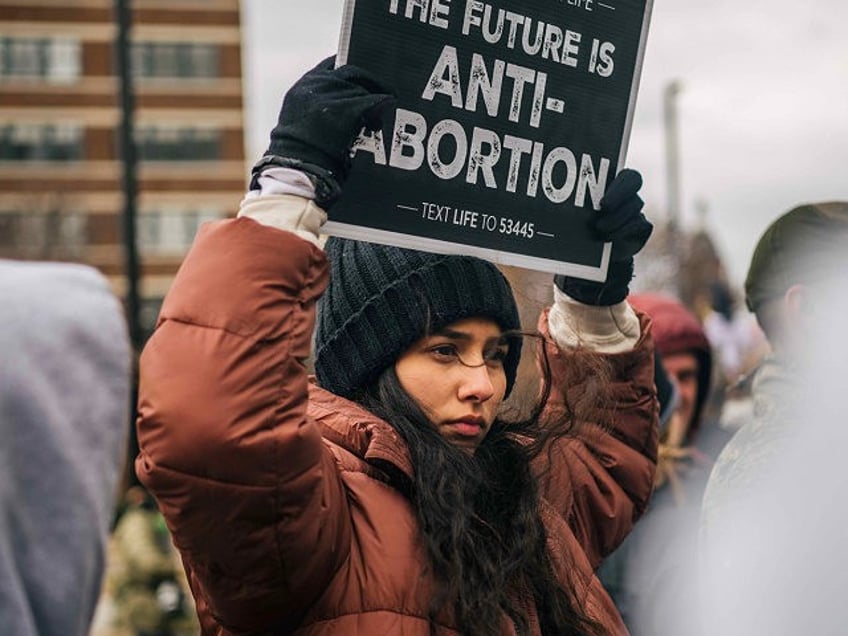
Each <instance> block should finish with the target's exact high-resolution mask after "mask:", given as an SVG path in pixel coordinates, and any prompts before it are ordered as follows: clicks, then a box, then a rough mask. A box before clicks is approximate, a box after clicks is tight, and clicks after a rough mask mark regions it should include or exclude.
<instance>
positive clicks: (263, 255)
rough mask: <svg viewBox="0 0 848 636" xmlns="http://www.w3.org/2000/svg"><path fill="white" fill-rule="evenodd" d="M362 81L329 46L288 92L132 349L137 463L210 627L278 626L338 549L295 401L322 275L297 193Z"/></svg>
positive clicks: (304, 600)
mask: <svg viewBox="0 0 848 636" xmlns="http://www.w3.org/2000/svg"><path fill="white" fill-rule="evenodd" d="M372 89H373V85H371V84H370V80H369V79H368V78H367V77H365V76H364V75H360V74H359V73H358V71H357V70H356V69H352V68H351V67H342V68H340V69H333V68H332V64H331V62H330V61H329V60H328V61H326V62H325V63H324V64H323V65H321V66H319V67H317V68H316V69H313V70H312V71H310V72H309V73H307V74H306V75H305V76H304V77H303V78H302V79H301V80H300V81H299V82H298V83H297V84H296V85H295V86H294V87H293V88H292V90H291V91H289V93H288V94H287V96H286V99H285V101H284V105H283V108H282V111H281V113H280V122H279V123H278V125H277V126H276V127H275V128H274V131H273V132H272V135H271V144H270V146H269V151H268V153H266V156H265V157H264V158H263V160H262V161H261V162H260V163H259V164H257V168H256V170H255V174H254V179H253V182H252V186H254V187H255V188H257V189H258V190H256V191H254V192H251V194H250V195H248V197H247V198H246V199H245V201H244V202H243V204H242V209H241V211H240V213H239V218H237V219H231V220H227V221H222V222H218V223H212V224H207V225H204V226H203V228H202V229H201V231H200V233H199V235H198V237H197V239H196V241H195V244H194V246H193V247H192V249H191V251H190V252H189V254H188V256H187V257H186V259H185V261H184V263H183V265H182V266H181V268H180V271H179V273H178V275H177V277H176V280H175V281H174V284H173V286H172V288H171V290H170V292H169V294H168V296H167V298H166V299H165V302H164V304H163V307H162V312H161V315H160V318H159V322H158V325H157V329H156V331H155V333H154V334H153V336H152V337H151V339H150V341H149V342H148V343H147V346H146V347H145V349H144V352H143V354H142V357H141V363H140V364H141V367H140V399H139V419H138V435H139V446H140V449H141V452H140V455H139V457H138V459H137V460H136V471H137V473H138V475H139V478H140V479H141V481H142V483H144V485H145V486H146V487H147V488H148V489H149V490H150V491H151V492H152V493H153V494H154V496H155V497H156V499H157V502H158V504H159V506H160V508H161V509H162V511H163V513H164V515H165V518H166V520H167V522H168V526H169V528H170V530H171V532H172V535H173V537H174V542H175V544H176V546H177V547H178V549H179V550H180V552H181V555H182V557H183V561H184V563H185V565H186V568H187V570H188V572H189V579H190V583H191V586H192V589H193V592H194V593H195V596H196V597H197V602H198V608H199V610H200V614H201V616H203V617H204V623H205V624H204V629H205V630H206V631H208V632H211V633H217V628H216V627H215V625H214V623H217V625H219V626H221V627H223V628H225V629H226V630H227V631H228V632H231V633H236V634H241V633H265V632H268V631H277V632H279V631H283V632H287V631H290V630H291V629H292V628H293V626H295V625H296V624H297V622H298V620H299V617H300V616H301V614H302V612H304V611H306V609H308V607H309V606H310V605H311V603H312V602H313V601H314V600H315V598H316V597H317V595H318V594H319V593H320V592H321V591H322V590H323V589H324V587H325V586H326V583H327V581H328V580H329V578H330V577H332V576H333V573H334V572H335V571H336V570H337V569H338V567H339V565H340V563H341V562H342V561H343V560H344V559H345V558H346V556H347V554H348V550H349V546H350V529H349V516H348V514H347V500H346V496H345V493H344V492H343V487H342V484H341V481H340V479H339V477H338V473H337V470H336V464H335V462H334V459H333V456H332V454H331V453H330V452H329V450H328V449H327V447H326V445H325V444H324V442H323V440H322V438H321V434H320V431H319V429H318V427H317V425H316V424H315V423H314V422H313V421H312V420H311V419H310V418H309V417H308V416H307V401H308V398H307V374H306V369H305V367H304V361H305V359H306V358H307V357H308V356H309V353H310V340H311V335H312V328H313V324H314V315H315V303H316V301H317V299H318V297H319V296H320V294H321V293H322V291H323V290H324V288H325V286H326V283H327V264H326V259H325V256H324V253H323V251H322V250H321V249H320V248H319V247H318V245H317V231H318V228H319V227H320V225H321V223H322V222H323V220H324V219H325V215H324V212H323V210H322V209H321V208H319V207H318V206H316V205H315V203H314V202H313V201H312V200H310V197H311V196H313V193H314V196H315V197H316V201H317V202H319V203H321V204H326V203H328V202H330V201H331V200H332V197H333V196H334V194H335V193H337V192H338V184H339V181H340V180H341V179H342V178H343V176H344V174H345V172H346V153H347V148H348V147H349V144H350V142H351V141H352V139H353V138H354V137H355V135H356V134H357V133H358V132H359V130H360V129H361V127H362V125H363V122H364V121H365V118H366V115H367V114H368V113H369V112H370V110H371V109H372V108H373V107H374V105H375V104H378V103H380V102H382V101H384V99H385V97H386V96H385V95H376V94H374V93H373V91H372ZM263 182H264V184H263ZM304 195H305V196H304Z"/></svg>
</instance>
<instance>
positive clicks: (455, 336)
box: [433, 327, 473, 340]
mask: <svg viewBox="0 0 848 636" xmlns="http://www.w3.org/2000/svg"><path fill="white" fill-rule="evenodd" d="M433 335H434V336H441V337H444V338H450V339H451V340H473V336H472V335H471V334H470V333H468V332H465V331H456V330H454V329H450V328H449V327H443V328H442V329H439V330H438V331H436V332H434V333H433Z"/></svg>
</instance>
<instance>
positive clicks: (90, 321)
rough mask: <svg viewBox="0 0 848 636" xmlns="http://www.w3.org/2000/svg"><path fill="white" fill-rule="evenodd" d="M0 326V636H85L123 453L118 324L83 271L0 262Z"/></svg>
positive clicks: (94, 277) (98, 286)
mask: <svg viewBox="0 0 848 636" xmlns="http://www.w3.org/2000/svg"><path fill="white" fill-rule="evenodd" d="M0 325H2V326H3V328H2V329H0V352H2V353H0V634H3V635H4V636H5V635H7V634H8V635H9V636H84V635H86V634H87V633H88V630H89V626H90V623H91V619H92V615H93V612H94V608H95V605H96V603H97V599H98V596H99V593H100V588H101V579H102V575H103V570H104V561H105V557H106V542H107V537H108V534H109V528H110V525H111V523H112V519H113V515H114V508H115V503H116V501H117V495H118V482H119V477H120V475H121V469H122V467H123V465H124V461H125V455H126V446H125V444H126V440H127V434H128V431H129V421H128V420H129V418H128V415H129V406H130V404H129V400H130V377H131V376H130V365H131V354H130V345H129V338H128V334H127V328H126V324H125V322H124V318H123V314H122V310H121V307H120V304H119V303H118V301H117V299H116V298H115V297H114V295H113V294H112V293H111V291H110V290H109V287H108V284H107V282H106V280H105V279H104V277H103V276H102V275H101V274H100V273H98V272H97V271H96V270H94V269H93V268H90V267H87V266H83V265H72V264H67V263H34V262H26V263H24V262H14V261H2V260H0Z"/></svg>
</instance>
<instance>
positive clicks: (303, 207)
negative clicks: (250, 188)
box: [238, 194, 327, 247]
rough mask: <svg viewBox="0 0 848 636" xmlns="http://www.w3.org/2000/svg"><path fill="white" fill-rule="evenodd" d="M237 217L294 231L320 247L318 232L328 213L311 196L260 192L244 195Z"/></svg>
mask: <svg viewBox="0 0 848 636" xmlns="http://www.w3.org/2000/svg"><path fill="white" fill-rule="evenodd" d="M238 216H239V217H243V216H244V217H247V218H250V219H253V220H254V221H256V222H258V223H261V224H262V225H268V226H270V227H275V228H277V229H278V230H285V231H287V232H292V233H293V234H297V235H298V236H299V237H300V238H302V239H305V240H307V241H309V242H310V243H312V244H313V245H316V246H318V247H321V244H320V242H319V239H318V235H319V233H320V232H321V226H322V225H324V222H325V221H326V220H327V213H326V212H324V210H322V209H321V208H319V207H318V206H317V205H315V203H313V202H312V200H311V199H305V198H303V197H300V196H295V195H292V194H257V195H255V196H248V197H245V199H244V200H243V201H242V202H241V207H240V209H239V213H238Z"/></svg>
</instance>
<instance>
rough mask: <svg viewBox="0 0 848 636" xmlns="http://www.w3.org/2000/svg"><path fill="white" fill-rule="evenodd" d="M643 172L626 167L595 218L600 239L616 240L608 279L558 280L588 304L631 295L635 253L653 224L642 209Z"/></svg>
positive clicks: (569, 292) (594, 222)
mask: <svg viewBox="0 0 848 636" xmlns="http://www.w3.org/2000/svg"><path fill="white" fill-rule="evenodd" d="M641 187H642V176H641V175H640V174H639V173H638V172H636V171H635V170H622V171H621V172H620V173H618V175H617V176H616V177H615V179H614V180H613V182H612V183H611V184H610V187H609V188H608V189H607V192H606V194H605V195H604V198H603V199H601V209H600V210H599V211H598V213H597V215H596V216H595V218H594V219H593V224H592V225H593V228H592V229H593V231H594V232H595V234H596V238H597V239H598V240H600V241H604V242H607V241H609V242H611V243H612V254H611V256H610V265H609V271H608V274H607V280H606V282H604V283H595V282H591V281H587V280H581V279H579V278H572V277H570V276H563V275H562V274H558V275H557V276H555V277H554V282H555V283H556V285H557V287H559V288H560V289H561V290H562V291H564V292H565V293H566V294H568V295H569V296H571V297H572V298H574V299H575V300H578V301H580V302H582V303H586V304H587V305H614V304H616V303H619V302H621V301H622V300H624V299H625V298H626V297H627V293H628V291H629V290H628V286H629V285H630V279H631V278H633V257H634V256H635V255H636V254H637V253H638V252H639V251H640V250H641V249H642V248H643V247H644V246H645V243H647V242H648V239H649V238H650V236H651V232H653V229H654V226H653V224H652V223H651V222H650V221H648V219H646V218H645V215H644V214H643V213H642V206H643V205H644V203H643V201H642V199H641V197H640V196H639V194H638V193H639V189H640V188H641Z"/></svg>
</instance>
